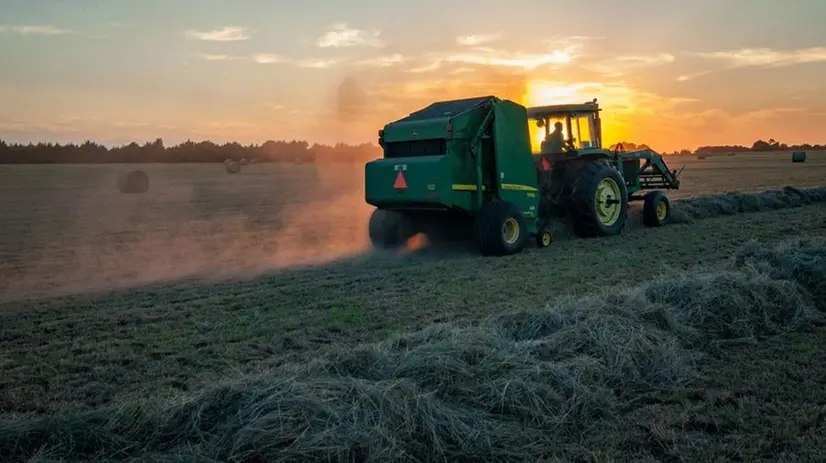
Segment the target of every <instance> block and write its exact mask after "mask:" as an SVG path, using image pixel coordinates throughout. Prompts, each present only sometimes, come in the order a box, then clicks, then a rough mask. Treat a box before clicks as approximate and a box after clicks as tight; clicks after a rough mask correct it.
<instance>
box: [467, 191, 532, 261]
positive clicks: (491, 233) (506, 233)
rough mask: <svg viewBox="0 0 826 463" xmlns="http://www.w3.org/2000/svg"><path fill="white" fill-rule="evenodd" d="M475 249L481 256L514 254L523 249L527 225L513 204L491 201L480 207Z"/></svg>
mask: <svg viewBox="0 0 826 463" xmlns="http://www.w3.org/2000/svg"><path fill="white" fill-rule="evenodd" d="M474 231H475V233H474V235H475V238H476V239H475V241H476V247H477V248H478V249H479V252H480V253H481V254H482V255H483V256H506V255H511V254H516V253H518V252H520V251H522V249H523V248H524V247H525V240H526V239H527V238H528V224H527V221H526V220H525V216H524V215H523V214H522V211H521V210H520V209H519V207H517V206H516V205H515V204H513V203H509V202H506V201H492V202H489V203H487V204H485V205H483V206H482V209H481V210H480V211H479V215H478V216H477V218H476V224H475V230H474Z"/></svg>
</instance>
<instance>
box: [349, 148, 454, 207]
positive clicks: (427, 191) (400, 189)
mask: <svg viewBox="0 0 826 463" xmlns="http://www.w3.org/2000/svg"><path fill="white" fill-rule="evenodd" d="M444 159H445V156H417V157H405V158H392V159H377V160H374V161H371V162H369V163H367V165H366V166H365V199H366V201H367V202H368V203H370V204H372V205H374V206H377V207H391V208H392V207H400V206H404V205H407V206H409V207H413V208H437V207H438V205H439V203H440V202H441V201H443V200H444V199H446V197H448V196H449V194H450V182H449V181H445V169H444V168H443V167H441V165H440V164H441V163H442V161H443V160H444Z"/></svg>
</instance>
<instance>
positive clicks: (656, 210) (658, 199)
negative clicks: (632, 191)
mask: <svg viewBox="0 0 826 463" xmlns="http://www.w3.org/2000/svg"><path fill="white" fill-rule="evenodd" d="M643 200H644V203H643V206H642V221H643V223H644V224H645V226H646V227H662V226H663V225H665V224H667V223H668V219H669V218H671V203H670V202H669V201H668V196H666V195H665V193H663V192H662V191H659V190H654V191H651V192H648V193H646V195H645V197H644V198H643Z"/></svg>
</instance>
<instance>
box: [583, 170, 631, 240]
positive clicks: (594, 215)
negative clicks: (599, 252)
mask: <svg viewBox="0 0 826 463" xmlns="http://www.w3.org/2000/svg"><path fill="white" fill-rule="evenodd" d="M604 180H608V181H613V182H612V183H614V184H615V185H616V186H617V188H618V190H619V198H616V199H615V201H618V202H616V203H614V204H613V205H612V206H616V207H617V208H618V210H613V211H611V213H612V215H614V214H615V215H616V218H615V220H612V221H611V222H610V223H604V222H603V221H602V220H600V218H599V213H598V207H599V205H600V204H602V202H600V201H597V197H596V195H597V187H598V186H599V185H600V183H601V182H603V181H604ZM570 204H571V205H570V211H569V212H570V214H571V218H572V219H573V224H574V231H575V233H576V234H577V235H578V236H580V237H586V238H587V237H596V236H614V235H619V234H620V233H622V229H623V228H624V227H625V222H626V219H627V217H628V188H627V187H626V186H625V179H623V178H622V175H621V174H620V173H619V171H618V170H617V169H615V168H613V167H612V166H611V165H610V164H608V163H606V162H604V161H594V162H590V163H588V164H587V165H586V166H584V167H583V168H582V170H580V171H579V175H578V176H577V178H576V180H574V182H573V186H572V188H571V203H570Z"/></svg>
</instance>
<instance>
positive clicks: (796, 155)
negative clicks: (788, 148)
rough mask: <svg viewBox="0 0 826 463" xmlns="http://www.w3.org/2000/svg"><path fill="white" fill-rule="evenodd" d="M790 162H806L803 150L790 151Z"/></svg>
mask: <svg viewBox="0 0 826 463" xmlns="http://www.w3.org/2000/svg"><path fill="white" fill-rule="evenodd" d="M792 162H806V152H805V151H795V152H793V153H792Z"/></svg>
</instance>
